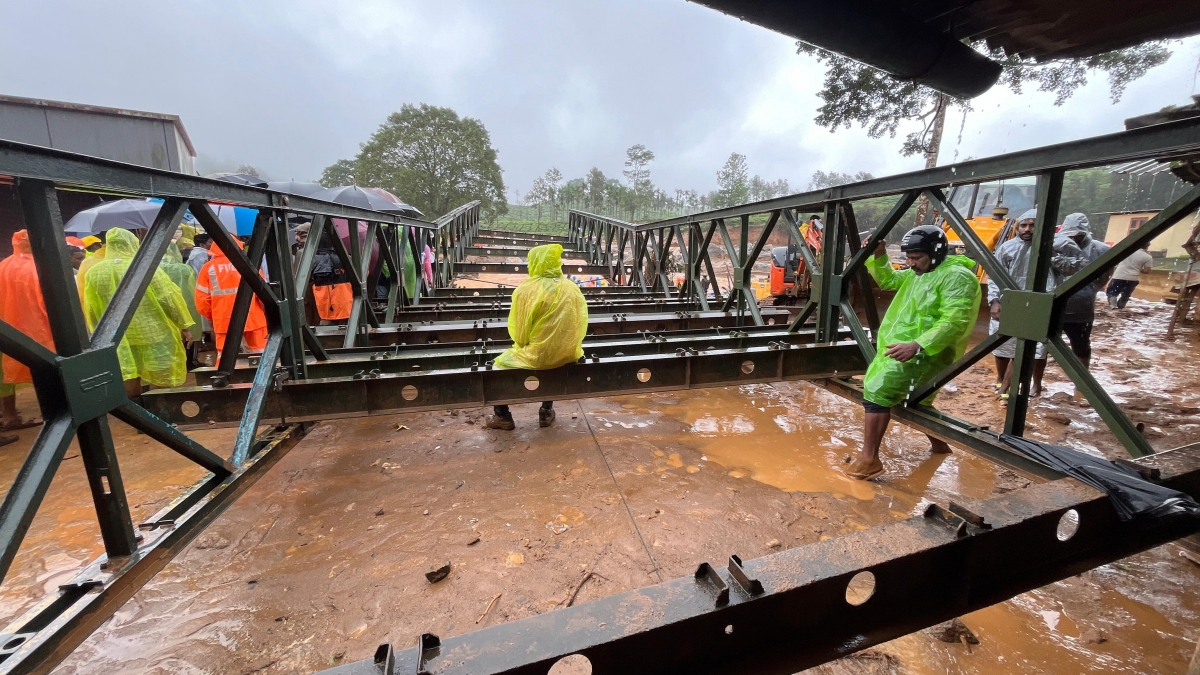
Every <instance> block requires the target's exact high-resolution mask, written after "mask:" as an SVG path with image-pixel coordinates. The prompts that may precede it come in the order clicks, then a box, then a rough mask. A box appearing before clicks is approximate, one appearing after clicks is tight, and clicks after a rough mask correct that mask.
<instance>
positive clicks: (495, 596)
mask: <svg viewBox="0 0 1200 675" xmlns="http://www.w3.org/2000/svg"><path fill="white" fill-rule="evenodd" d="M501 595H504V593H503V592H500V593H497V594H496V595H494V596H492V601H491V602H489V603H488V604H487V609H485V610H483V614H480V615H479V618H478V619H475V623H479V622H480V621H483V619H484V617H486V616H487V615H488V612H490V611H492V605H494V604H496V601H497V600H499V599H500V596H501Z"/></svg>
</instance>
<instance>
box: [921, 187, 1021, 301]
mask: <svg viewBox="0 0 1200 675" xmlns="http://www.w3.org/2000/svg"><path fill="white" fill-rule="evenodd" d="M1036 200H1037V179H1036V178H1034V177H1032V176H1030V177H1027V178H1017V179H1013V180H1002V181H994V182H991V183H976V184H974V185H960V186H955V187H954V188H952V189H951V190H950V195H949V197H948V201H949V202H950V205H951V206H953V207H954V208H955V209H956V210H957V211H958V212H959V213H960V214H962V217H963V218H964V219H965V220H966V221H967V224H968V225H970V226H971V229H972V230H974V231H975V234H977V235H979V238H980V239H981V240H982V241H983V243H984V245H986V246H987V247H988V249H990V250H992V251H995V250H996V247H997V246H999V245H1000V244H1002V243H1004V242H1006V241H1008V240H1009V239H1012V238H1013V235H1014V234H1015V232H1014V229H1015V226H1016V222H1017V220H1016V219H1017V218H1020V217H1021V214H1022V213H1024V212H1026V211H1028V210H1029V209H1032V208H1033V207H1034V204H1035V203H1036ZM934 222H935V223H936V224H937V225H939V226H940V227H941V228H942V229H943V230H945V232H946V239H947V240H948V242H949V244H950V252H951V253H953V254H960V255H961V254H965V253H966V246H965V245H964V244H963V242H962V239H960V238H959V236H958V235H957V234H955V233H954V231H953V230H951V229H950V226H949V225H948V224H947V223H946V219H945V218H943V217H942V216H941V215H940V214H937V215H936V216H935V220H934ZM975 273H976V275H978V276H979V281H980V283H983V282H985V281H987V274H985V273H984V271H983V267H982V266H979V267H976V268H975Z"/></svg>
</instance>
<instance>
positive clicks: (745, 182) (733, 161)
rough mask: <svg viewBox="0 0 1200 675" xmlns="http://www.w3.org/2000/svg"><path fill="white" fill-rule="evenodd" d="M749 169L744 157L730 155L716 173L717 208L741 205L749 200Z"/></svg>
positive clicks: (734, 154)
mask: <svg viewBox="0 0 1200 675" xmlns="http://www.w3.org/2000/svg"><path fill="white" fill-rule="evenodd" d="M748 175H749V169H748V168H747V167H746V156H745V155H739V154H738V153H736V152H734V153H730V155H729V159H727V160H725V166H723V167H721V170H720V171H718V172H717V188H718V190H717V200H718V202H719V203H717V204H715V206H716V207H717V208H724V207H727V206H734V205H737V204H743V203H745V202H746V200H747V199H749V198H750V179H749V176H748Z"/></svg>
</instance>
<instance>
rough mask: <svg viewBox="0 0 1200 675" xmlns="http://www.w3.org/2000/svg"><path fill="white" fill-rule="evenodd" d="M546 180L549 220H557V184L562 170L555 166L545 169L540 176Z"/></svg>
mask: <svg viewBox="0 0 1200 675" xmlns="http://www.w3.org/2000/svg"><path fill="white" fill-rule="evenodd" d="M542 178H543V180H545V182H546V199H547V201H549V202H550V222H555V223H556V222H558V184H559V183H561V182H562V179H563V175H562V172H561V171H559V170H558V169H555V168H550V169H547V170H546V175H545V176H543V177H542Z"/></svg>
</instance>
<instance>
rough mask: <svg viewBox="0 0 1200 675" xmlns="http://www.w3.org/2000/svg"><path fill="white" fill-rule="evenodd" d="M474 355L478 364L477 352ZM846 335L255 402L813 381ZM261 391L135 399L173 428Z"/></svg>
mask: <svg viewBox="0 0 1200 675" xmlns="http://www.w3.org/2000/svg"><path fill="white" fill-rule="evenodd" d="M479 361H484V360H483V359H482V358H480V359H479ZM865 368H866V363H865V362H864V361H863V360H862V353H861V351H859V349H858V347H857V345H855V344H854V343H853V342H844V343H834V344H826V345H812V344H797V343H795V342H791V343H787V342H777V343H775V344H770V345H767V346H764V347H747V348H743V349H710V350H705V351H700V350H695V351H694V352H693V351H686V350H682V349H680V351H679V352H677V353H676V354H674V355H673V356H671V357H669V358H664V357H663V356H662V355H659V354H643V355H639V356H620V357H613V358H602V357H599V356H596V357H591V356H585V357H584V358H582V359H580V361H579V362H578V363H572V364H569V365H566V366H563V367H561V368H556V369H554V370H546V371H526V370H499V369H495V368H492V367H491V366H490V365H487V363H486V361H484V362H483V363H480V364H479V365H472V366H470V367H467V368H453V369H446V370H437V371H432V372H425V371H421V370H410V371H408V372H401V373H389V372H383V369H381V368H377V369H374V372H369V373H362V374H361V375H358V376H356V377H341V378H328V379H309V380H299V381H280V382H278V383H277V384H276V385H275V386H274V387H273V388H272V389H270V390H269V391H267V392H266V393H265V398H264V400H263V401H262V403H261V404H260V405H259V406H258V407H260V408H261V409H262V411H263V413H262V416H261V417H260V418H259V421H260V423H276V422H277V423H281V424H282V423H295V422H304V421H312V420H323V419H335V418H344V417H362V416H367V415H393V414H396V413H403V412H419V411H424V410H445V409H448V408H467V407H477V406H482V405H507V404H513V403H524V402H529V401H551V400H567V399H576V398H594V397H597V396H617V395H622V394H631V393H645V392H654V391H673V390H679V389H695V388H704V387H724V386H729V385H739V384H750V383H758V382H782V381H788V380H817V379H823V378H827V377H834V376H837V375H853V374H858V373H861V372H863V371H864V370H865ZM260 391H261V390H259V389H257V388H256V387H255V385H254V384H230V385H228V386H226V387H223V388H214V387H181V388H175V389H155V390H152V391H149V392H146V393H144V394H143V395H142V396H141V404H142V405H143V406H144V407H145V408H146V409H147V410H149V411H150V412H151V413H152V414H154V415H156V416H157V417H158V418H160V419H162V420H164V421H166V422H167V423H169V424H173V425H176V426H177V427H178V428H180V429H189V428H210V427H213V426H229V425H234V424H240V423H241V420H242V414H243V411H244V410H245V409H246V408H247V406H249V405H251V402H253V401H254V397H255V396H257V395H259V392H260Z"/></svg>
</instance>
